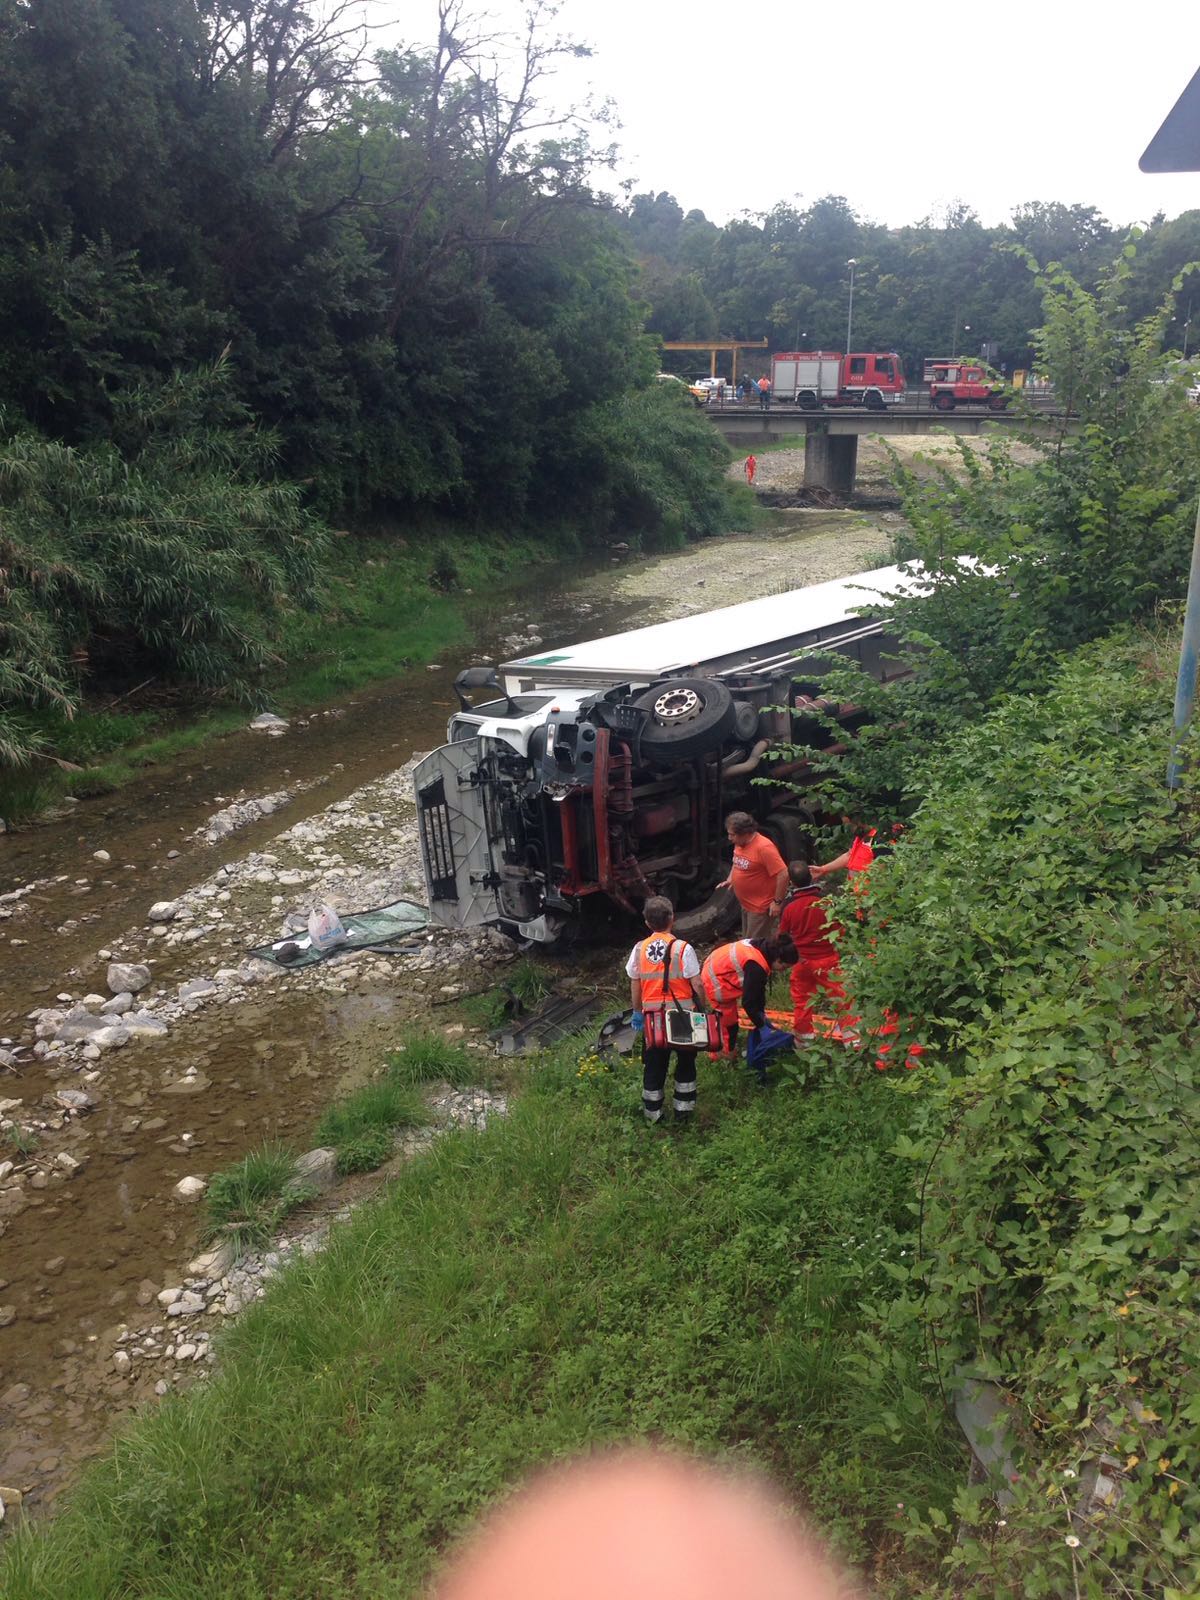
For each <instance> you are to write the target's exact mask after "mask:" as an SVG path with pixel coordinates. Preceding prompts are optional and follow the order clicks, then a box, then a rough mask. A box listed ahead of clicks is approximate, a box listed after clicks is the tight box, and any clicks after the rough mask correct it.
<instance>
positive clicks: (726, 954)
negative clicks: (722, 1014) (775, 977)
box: [700, 939, 771, 1010]
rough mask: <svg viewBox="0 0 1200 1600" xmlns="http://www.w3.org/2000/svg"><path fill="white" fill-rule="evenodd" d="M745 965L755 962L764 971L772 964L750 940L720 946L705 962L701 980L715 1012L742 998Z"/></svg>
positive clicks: (738, 940)
mask: <svg viewBox="0 0 1200 1600" xmlns="http://www.w3.org/2000/svg"><path fill="white" fill-rule="evenodd" d="M747 962H751V963H753V962H757V963H758V965H759V966H760V967H762V968H763V970H764V971H765V972H770V970H771V963H770V962H769V961H768V960H767V958H766V956H765V955H763V953H762V951H761V950H759V949H756V948H755V946H754V945H752V944H751V943H750V941H749V939H735V940H734V941H733V943H732V944H723V945H721V946H720V948H719V949H716V950H714V951H713V953H712V955H710V956H709V958H708V960H707V961H706V962H705V963H704V965H703V967H702V968H701V969H700V981H701V983H702V984H703V985H704V992H705V994H706V995H707V996H708V1001H709V1004H710V1005H711V1006H712V1007H713V1008H714V1010H721V1009H724V1008H728V1007H729V1006H731V1005H732V1004H733V1003H734V1001H735V1000H738V999H740V998H741V993H742V990H743V988H744V987H745V979H744V977H743V973H744V972H745V969H746V963H747Z"/></svg>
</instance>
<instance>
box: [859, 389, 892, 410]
mask: <svg viewBox="0 0 1200 1600" xmlns="http://www.w3.org/2000/svg"><path fill="white" fill-rule="evenodd" d="M863 404H864V405H865V406H866V408H867V410H868V411H882V410H883V409H884V408H885V406H886V404H887V402H886V401H885V400H884V398H883V396H882V395H881V394H880V392H879V390H878V389H872V390H870V391H869V392H868V394H867V397H866V399H865V400H864V402H863Z"/></svg>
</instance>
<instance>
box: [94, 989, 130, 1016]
mask: <svg viewBox="0 0 1200 1600" xmlns="http://www.w3.org/2000/svg"><path fill="white" fill-rule="evenodd" d="M132 1010H133V996H132V995H131V994H130V993H129V991H128V990H126V991H125V992H124V993H123V994H115V995H113V997H112V999H111V1000H106V1001H105V1002H104V1004H103V1005H102V1006H101V1007H100V1011H101V1014H102V1015H103V1016H106V1017H120V1016H124V1014H125V1012H126V1011H132Z"/></svg>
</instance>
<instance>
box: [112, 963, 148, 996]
mask: <svg viewBox="0 0 1200 1600" xmlns="http://www.w3.org/2000/svg"><path fill="white" fill-rule="evenodd" d="M107 982H108V987H109V988H110V989H111V990H112V992H113V994H114V995H118V994H139V993H140V992H141V991H142V990H143V989H144V988H145V987H146V985H147V984H148V983H149V982H150V968H149V967H148V966H146V965H145V964H144V963H143V962H140V961H112V962H110V963H109V967H108V975H107Z"/></svg>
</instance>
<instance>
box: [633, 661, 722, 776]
mask: <svg viewBox="0 0 1200 1600" xmlns="http://www.w3.org/2000/svg"><path fill="white" fill-rule="evenodd" d="M633 704H634V705H635V706H637V707H638V708H639V709H640V710H643V711H648V712H649V713H650V715H649V716H648V717H647V718H646V722H645V725H644V726H643V728H642V743H641V749H642V754H643V755H644V756H645V757H646V759H647V760H648V761H653V762H654V763H655V765H656V766H670V765H671V764H672V763H673V762H675V761H691V760H692V759H693V758H694V757H696V756H702V755H704V754H706V753H707V752H708V751H709V750H715V749H716V747H717V746H718V745H720V744H724V742H725V740H726V739H727V738H728V737H729V735H730V734H731V733H732V732H733V725H734V719H735V716H736V712H735V709H734V704H733V696H732V695H731V694H730V692H729V690H728V689H727V688H726V687H725V685H724V684H723V683H720V682H719V681H718V680H717V679H716V678H664V679H663V680H662V682H661V683H656V684H654V685H653V686H652V687H651V688H649V689H646V690H643V692H642V693H641V694H639V695H638V696H637V697H636V699H635V700H634V702H633Z"/></svg>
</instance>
